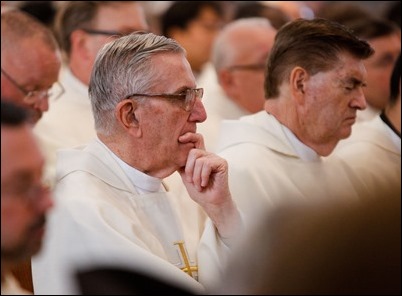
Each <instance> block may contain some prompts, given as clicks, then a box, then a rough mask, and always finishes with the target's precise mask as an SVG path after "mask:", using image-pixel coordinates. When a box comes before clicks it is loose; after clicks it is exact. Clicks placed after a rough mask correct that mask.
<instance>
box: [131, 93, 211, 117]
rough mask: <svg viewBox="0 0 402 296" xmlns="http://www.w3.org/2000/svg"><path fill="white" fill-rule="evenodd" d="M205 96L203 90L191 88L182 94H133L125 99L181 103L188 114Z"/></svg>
mask: <svg viewBox="0 0 402 296" xmlns="http://www.w3.org/2000/svg"><path fill="white" fill-rule="evenodd" d="M203 95H204V89H203V88H189V89H186V90H185V91H184V92H183V93H180V94H131V95H128V96H126V97H125V99H130V98H133V97H149V98H160V99H168V100H175V101H179V102H180V103H181V104H180V107H181V108H182V109H184V110H185V111H187V112H190V111H191V110H193V108H194V105H195V101H196V100H197V99H199V100H201V99H202V96H203Z"/></svg>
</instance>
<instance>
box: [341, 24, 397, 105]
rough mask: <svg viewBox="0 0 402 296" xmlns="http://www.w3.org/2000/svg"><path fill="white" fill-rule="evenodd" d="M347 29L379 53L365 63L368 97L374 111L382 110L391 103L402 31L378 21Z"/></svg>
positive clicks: (365, 92) (366, 92) (349, 25)
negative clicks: (390, 97) (392, 77)
mask: <svg viewBox="0 0 402 296" xmlns="http://www.w3.org/2000/svg"><path fill="white" fill-rule="evenodd" d="M345 25H347V26H348V27H349V28H351V29H352V30H353V31H354V33H355V34H356V35H357V36H358V37H360V38H361V39H363V40H366V41H367V42H368V43H369V44H370V45H371V46H372V47H373V48H374V50H375V53H374V55H373V56H372V57H370V58H369V59H367V60H366V61H365V63H364V65H365V66H366V69H367V88H366V89H365V90H364V94H365V96H366V100H367V103H368V104H369V105H370V106H371V107H373V108H375V109H377V110H382V109H384V108H385V106H386V105H387V103H388V100H389V96H390V90H389V83H390V79H391V74H392V70H393V68H394V65H395V61H396V60H397V58H398V55H399V54H400V52H401V30H400V28H398V27H397V26H396V25H394V24H392V23H390V22H387V21H385V20H380V19H375V18H371V19H359V20H357V21H354V22H350V23H346V24H345Z"/></svg>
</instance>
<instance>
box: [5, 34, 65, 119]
mask: <svg viewBox="0 0 402 296" xmlns="http://www.w3.org/2000/svg"><path fill="white" fill-rule="evenodd" d="M9 51H10V52H7V49H5V50H4V51H2V53H1V54H2V61H1V67H2V69H3V70H4V71H5V72H6V73H7V74H8V77H7V76H6V74H4V73H2V74H1V96H2V97H4V98H7V99H9V100H10V101H12V102H14V103H15V104H17V105H20V106H23V107H25V108H27V109H28V110H29V111H30V115H31V121H32V123H36V122H37V121H38V120H39V119H40V118H41V117H42V114H43V112H45V111H47V110H48V109H49V98H48V96H47V95H45V96H41V95H34V96H32V97H30V96H27V93H28V92H30V91H36V92H42V91H43V92H45V93H46V91H47V90H49V89H50V88H51V87H52V85H53V84H54V83H55V82H56V81H57V79H58V75H59V70H60V66H61V56H60V52H58V51H57V52H54V51H52V50H50V49H49V48H48V47H47V46H46V45H45V44H43V42H42V41H41V40H38V39H35V38H32V39H27V40H26V41H23V42H22V43H21V45H20V46H18V47H16V48H13V50H12V52H11V49H10V50H9Z"/></svg>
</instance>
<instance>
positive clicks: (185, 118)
mask: <svg viewBox="0 0 402 296" xmlns="http://www.w3.org/2000/svg"><path fill="white" fill-rule="evenodd" d="M153 63H154V65H157V66H156V67H155V68H157V73H156V76H157V77H155V80H156V81H158V84H157V86H156V87H155V88H154V89H153V90H152V91H150V93H153V94H161V93H165V94H180V93H182V92H183V91H185V90H186V89H192V88H195V87H196V85H195V79H194V75H193V73H192V71H191V68H190V64H189V63H188V61H187V60H186V58H185V57H184V56H183V55H181V54H169V55H167V54H163V55H157V56H155V57H154V58H153ZM143 100H145V102H144V101H140V102H139V107H138V110H137V115H136V116H137V118H138V119H139V122H140V125H141V131H142V139H141V142H142V144H143V145H142V148H141V152H139V151H138V150H137V151H136V152H135V153H136V154H138V155H141V162H142V165H141V166H142V168H141V169H142V170H143V171H145V172H147V173H148V174H150V175H151V176H154V177H159V178H164V177H166V176H169V175H170V174H172V173H173V172H174V171H175V170H177V169H179V168H180V167H183V166H184V165H185V163H186V160H187V155H188V153H189V151H190V150H191V149H192V148H194V143H180V142H179V140H178V139H179V137H180V136H182V135H184V134H185V133H188V132H191V133H195V132H196V130H197V126H196V124H197V123H198V122H203V121H205V119H206V117H207V116H206V112H205V109H204V106H203V104H202V102H201V100H199V99H197V100H196V101H195V104H194V107H193V109H192V110H190V111H185V110H184V109H183V105H182V104H181V102H180V101H172V100H167V99H163V98H150V97H147V98H143Z"/></svg>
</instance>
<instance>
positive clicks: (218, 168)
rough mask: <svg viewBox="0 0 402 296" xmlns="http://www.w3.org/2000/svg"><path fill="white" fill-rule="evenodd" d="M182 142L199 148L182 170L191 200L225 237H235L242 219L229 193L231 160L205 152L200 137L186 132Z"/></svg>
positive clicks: (193, 151) (192, 151)
mask: <svg viewBox="0 0 402 296" xmlns="http://www.w3.org/2000/svg"><path fill="white" fill-rule="evenodd" d="M179 141H180V142H182V143H186V142H193V143H194V146H195V148H193V149H191V150H190V152H189V154H188V157H187V161H186V165H185V167H184V168H182V169H180V170H179V173H180V176H181V178H182V180H183V183H184V185H185V186H186V188H187V191H188V193H189V195H190V197H191V198H192V199H193V200H194V201H195V202H197V203H198V204H199V205H200V206H201V207H202V208H203V209H204V211H205V212H206V213H207V215H208V216H209V217H210V218H211V220H212V221H213V222H214V224H215V226H216V227H217V229H218V231H219V233H220V235H221V236H222V237H228V236H231V235H232V232H233V231H234V230H232V229H233V227H234V226H236V225H237V223H238V221H237V219H239V217H240V216H239V213H238V210H237V207H236V205H235V203H234V202H233V200H232V197H231V194H230V191H229V184H228V163H227V161H226V160H225V159H223V158H221V157H219V156H218V155H216V154H213V153H211V152H207V151H205V148H204V141H203V138H202V136H201V135H200V134H194V133H186V134H185V135H183V136H181V137H180V138H179Z"/></svg>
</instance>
